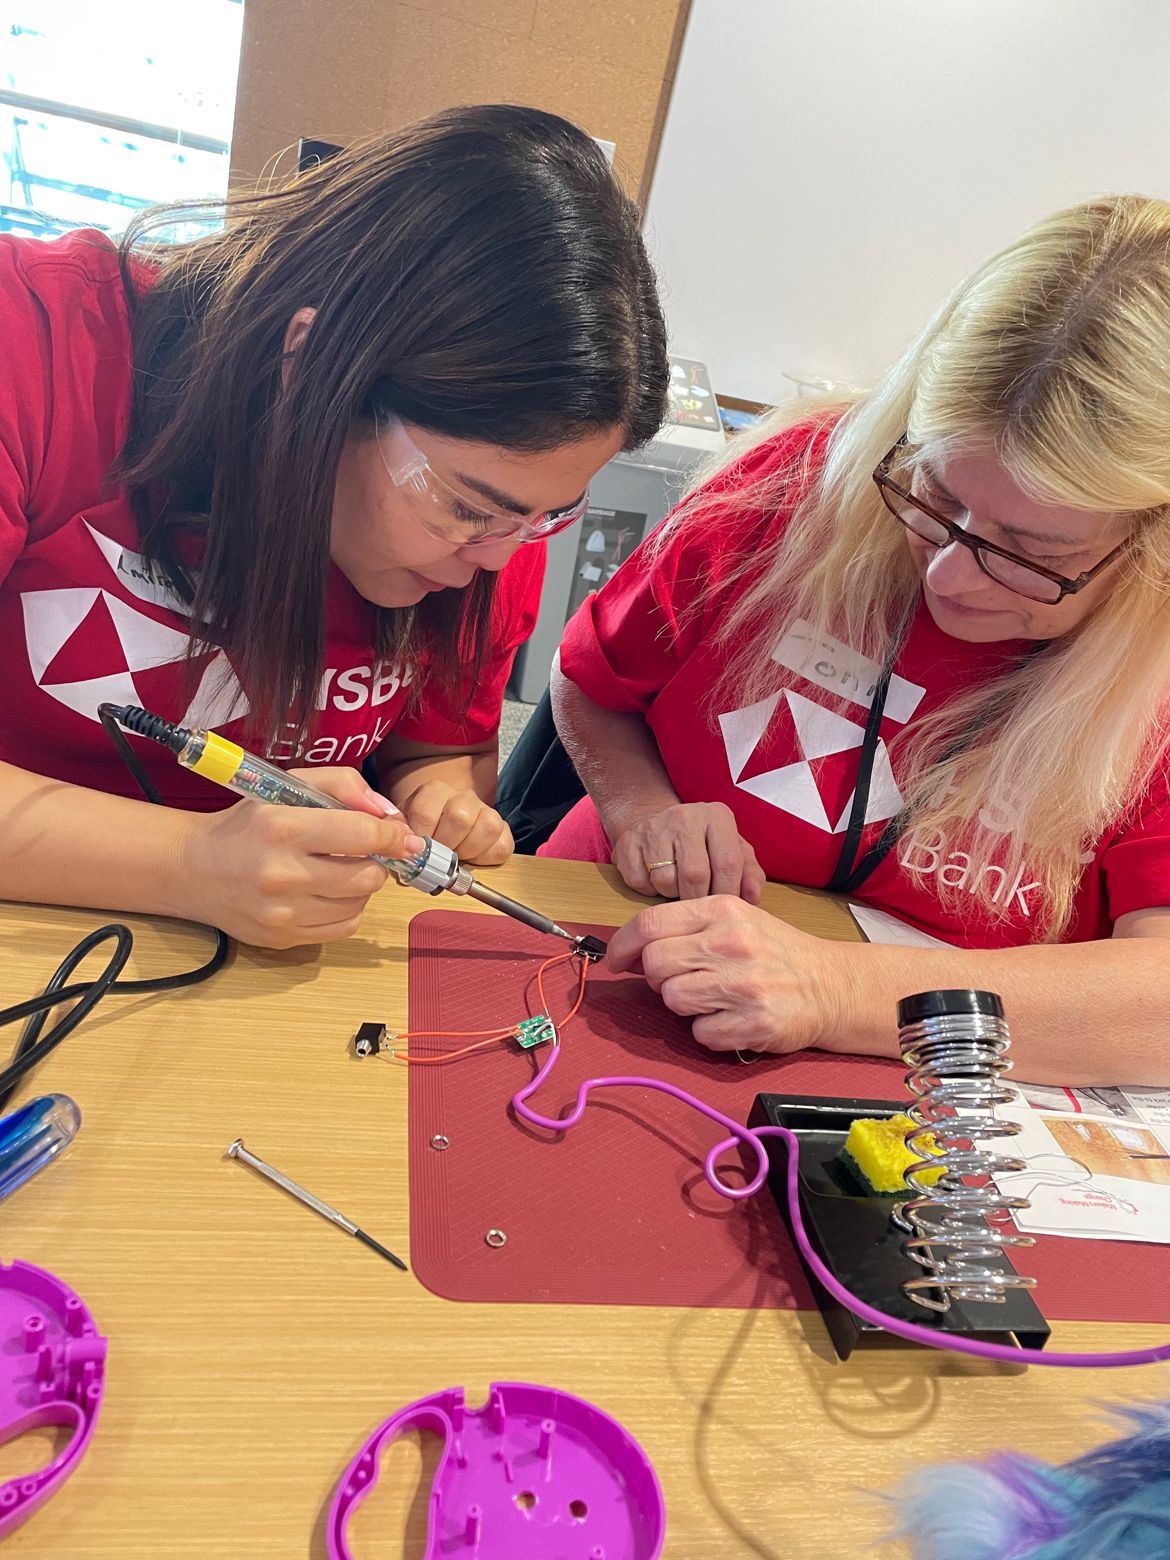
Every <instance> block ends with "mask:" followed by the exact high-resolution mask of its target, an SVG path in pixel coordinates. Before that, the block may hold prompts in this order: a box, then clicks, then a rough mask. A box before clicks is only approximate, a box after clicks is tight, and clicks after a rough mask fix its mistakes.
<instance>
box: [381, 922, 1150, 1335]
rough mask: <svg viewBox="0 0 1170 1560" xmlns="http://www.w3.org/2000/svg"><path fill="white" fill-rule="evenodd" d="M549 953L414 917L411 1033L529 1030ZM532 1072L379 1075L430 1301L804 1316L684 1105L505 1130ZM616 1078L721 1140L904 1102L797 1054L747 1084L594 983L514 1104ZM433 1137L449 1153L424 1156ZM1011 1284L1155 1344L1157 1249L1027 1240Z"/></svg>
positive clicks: (506, 927)
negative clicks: (782, 1116)
mask: <svg viewBox="0 0 1170 1560" xmlns="http://www.w3.org/2000/svg"><path fill="white" fill-rule="evenodd" d="M562 924H566V925H568V926H569V929H570V930H572V931H574V932H593V933H596V934H597V935H599V936H601V937H608V936H609V935H611V931H612V929H611V928H606V927H597V926H581V925H573V924H571V923H562ZM555 952H556V944H555V942H553V941H552V940H551V939H550V938H548V937H545V936H542V935H541V934H540V933H538V932H530V931H529V930H528V929H527V928H526V927H522V926H519V925H516V924H514V923H513V922H510V921H507V920H505V919H504V918H503V917H495V916H491V917H489V916H478V915H477V916H471V915H464V914H460V913H458V912H452V911H443V910H433V911H427V912H424V914H422V915H417V916H415V918H414V920H413V921H412V922H411V925H410V1028H411V1030H412V1031H415V1030H427V1031H434V1030H440V1031H445V1032H447V1033H451V1032H455V1031H467V1030H483V1029H490V1028H493V1027H495V1026H500V1027H505V1026H507V1025H510V1024H513V1023H515V1022H516V1021H517V1020H518V1019H521V1018H524V1017H527V1016H528V1014H529V1013H534V1012H536V1011H538V1009H537V1006H536V998H535V992H534V989H533V978H534V976H535V973H536V970H537V968H538V966H539V965H540V963H541V961H542V960H543V959H546V958H548V957H549V956H550V954H553V953H555ZM575 971H576V966H575V964H574V965H573V966H571V967H570V966H569V965H559V966H557V967H555V968H554V969H553V970H551V971H550V972H549V973H548V975H547V977H546V992H547V996H548V1002H549V1006H550V1007H551V1009H552V1016H553V1017H554V1018H559V1017H560V1016H561V1015H563V1014H564V1013H565V1012H566V1011H567V1010H568V1008H569V1005H570V1003H571V1001H572V997H573V995H574V994H575V990H576V982H577V976H576V973H575ZM468 1043H469V1042H468V1041H466V1040H450V1041H418V1042H413V1043H412V1044H411V1049H412V1050H413V1051H416V1052H417V1053H418V1054H421V1055H425V1054H427V1053H428V1051H429V1052H431V1053H434V1052H438V1051H448V1050H452V1049H454V1048H456V1047H457V1046H460V1045H466V1044H468ZM547 1055H548V1051H547V1048H545V1047H542V1048H540V1049H539V1050H536V1051H532V1052H522V1051H520V1050H518V1049H517V1047H516V1046H514V1045H512V1044H510V1043H509V1044H506V1045H501V1046H493V1047H489V1048H487V1049H485V1050H483V1051H479V1052H474V1053H472V1054H470V1055H468V1056H464V1057H460V1058H459V1060H458V1061H455V1062H450V1063H443V1064H439V1065H438V1066H429V1067H425V1066H424V1067H410V1068H405V1067H403V1068H395V1069H394V1071H395V1073H399V1074H400V1075H401V1079H402V1085H403V1087H406V1086H409V1100H410V1104H409V1118H410V1209H411V1212H410V1230H411V1258H412V1264H413V1267H414V1271H415V1273H416V1274H417V1276H418V1277H419V1279H420V1280H421V1281H422V1282H423V1283H424V1284H425V1285H426V1286H427V1288H428V1289H430V1290H432V1291H433V1292H434V1293H435V1294H438V1295H442V1296H444V1297H445V1298H447V1299H450V1300H470V1301H478V1302H499V1303H505V1304H512V1303H528V1304H531V1303H534V1302H542V1301H543V1302H547V1303H554V1302H555V1303H562V1304H582V1305H680V1306H762V1307H776V1306H781V1307H789V1306H799V1307H801V1308H802V1309H804V1308H809V1307H811V1304H812V1301H811V1298H810V1295H809V1291H808V1286H807V1284H806V1282H805V1279H804V1276H803V1273H802V1270H801V1267H800V1263H799V1261H798V1259H797V1257H796V1254H795V1252H794V1250H793V1247H792V1244H791V1241H790V1240H789V1237H788V1233H787V1231H786V1229H785V1227H784V1224H783V1222H782V1220H781V1218H780V1215H779V1213H778V1211H777V1209H776V1206H775V1203H774V1201H773V1199H772V1195H771V1193H770V1192H769V1191H768V1190H767V1188H765V1189H764V1190H763V1191H761V1193H760V1194H759V1195H758V1196H757V1197H755V1198H753V1199H752V1200H751V1201H750V1202H748V1203H733V1202H730V1201H728V1200H727V1199H725V1198H722V1197H720V1196H718V1195H717V1194H716V1193H715V1192H713V1191H712V1190H711V1188H710V1187H709V1186H708V1185H707V1183H706V1181H705V1179H704V1177H703V1159H704V1156H705V1155H706V1153H707V1150H708V1149H709V1148H710V1147H711V1146H712V1144H713V1143H715V1142H717V1141H718V1140H719V1138H720V1137H721V1136H722V1135H723V1134H722V1133H721V1132H720V1130H719V1128H718V1127H717V1126H716V1124H715V1123H714V1122H711V1121H709V1120H708V1119H707V1118H706V1117H704V1116H701V1115H699V1114H698V1112H696V1111H693V1110H691V1109H690V1108H689V1107H687V1106H686V1105H684V1104H683V1103H682V1102H681V1101H678V1100H673V1099H671V1098H669V1097H668V1096H666V1095H664V1094H660V1093H657V1092H656V1091H651V1090H648V1089H635V1088H624V1089H606V1090H600V1091H595V1092H594V1093H593V1095H592V1096H591V1100H590V1104H589V1106H588V1108H587V1109H586V1112H585V1115H584V1118H583V1119H582V1120H581V1122H580V1123H579V1124H578V1125H577V1126H575V1127H573V1128H571V1129H570V1130H569V1131H567V1132H565V1133H563V1134H559V1135H556V1136H554V1135H553V1134H551V1133H549V1132H546V1131H541V1130H540V1129H537V1128H531V1127H528V1126H527V1125H523V1124H521V1123H519V1122H517V1121H516V1119H515V1118H514V1116H513V1115H512V1113H511V1111H510V1109H509V1103H508V1102H509V1101H510V1099H511V1097H512V1095H513V1094H514V1093H515V1092H516V1090H517V1089H520V1088H522V1087H523V1086H524V1084H525V1083H527V1082H528V1081H530V1079H531V1078H532V1077H533V1075H534V1073H535V1071H536V1069H537V1067H538V1066H539V1065H540V1063H541V1062H542V1061H543V1060H544V1059H545V1058H546V1057H547ZM621 1073H625V1074H631V1073H637V1074H648V1075H650V1076H652V1077H656V1078H660V1079H664V1080H665V1081H667V1082H669V1083H673V1084H676V1085H678V1086H679V1087H680V1088H683V1089H686V1090H687V1091H688V1092H689V1093H692V1094H696V1095H698V1096H700V1097H701V1098H702V1099H704V1100H706V1101H707V1102H708V1103H709V1104H711V1105H714V1106H715V1107H716V1109H718V1110H720V1111H722V1112H723V1113H724V1114H725V1115H727V1116H730V1117H732V1118H733V1119H734V1120H737V1121H746V1119H747V1115H748V1112H749V1110H750V1109H751V1105H752V1101H753V1100H754V1099H755V1096H756V1095H757V1094H761V1093H773V1094H812V1095H822V1096H830V1095H844V1096H857V1097H860V1098H863V1099H891V1100H897V1099H899V1098H901V1097H902V1096H903V1094H904V1092H905V1091H904V1087H903V1084H902V1067H901V1064H900V1063H897V1062H889V1061H877V1060H874V1059H872V1058H865V1057H841V1056H829V1055H826V1054H825V1053H823V1052H817V1051H807V1052H800V1053H798V1054H796V1055H794V1056H790V1057H776V1058H774V1059H773V1058H767V1059H764V1060H760V1061H750V1062H748V1063H746V1064H745V1063H743V1062H741V1061H740V1060H739V1059H738V1057H736V1056H735V1055H734V1054H732V1055H730V1056H720V1055H713V1054H711V1053H708V1052H707V1051H704V1050H703V1049H702V1048H701V1047H700V1046H698V1045H697V1044H696V1043H695V1041H694V1040H693V1039H692V1037H691V1033H690V1029H689V1026H688V1025H687V1023H686V1022H685V1021H684V1020H682V1019H680V1018H676V1017H675V1015H674V1014H672V1013H670V1012H668V1011H667V1010H666V1009H665V1008H664V1007H663V1006H662V1004H661V1002H660V1001H659V999H658V998H657V996H655V994H654V993H653V992H652V991H651V990H650V989H649V987H647V986H646V984H645V982H644V981H643V980H642V979H641V978H640V977H639V976H632V975H620V976H619V975H612V974H610V973H609V971H607V970H606V969H605V968H604V967H602V966H600V965H595V966H594V967H593V968H592V969H591V971H590V974H589V984H588V989H587V991H586V996H585V1002H584V1005H583V1007H582V1009H581V1011H580V1013H579V1014H578V1015H577V1017H576V1018H575V1019H573V1021H572V1023H571V1024H570V1025H569V1026H568V1028H567V1029H566V1030H565V1032H564V1037H563V1042H562V1046H561V1056H560V1059H559V1061H558V1062H557V1065H556V1068H555V1070H554V1072H553V1074H552V1077H551V1078H550V1079H549V1081H548V1084H547V1085H546V1087H545V1088H544V1090H543V1091H542V1092H541V1094H539V1095H538V1096H536V1097H534V1098H533V1099H532V1100H531V1101H530V1104H531V1105H532V1106H533V1108H535V1109H536V1110H538V1111H540V1113H541V1114H543V1115H547V1116H558V1115H560V1114H561V1113H562V1111H563V1110H564V1109H565V1107H566V1106H568V1105H570V1104H571V1103H572V1102H573V1101H574V1100H575V1099H576V1095H577V1088H578V1086H579V1084H580V1083H581V1082H582V1081H583V1080H584V1079H586V1078H592V1077H597V1076H600V1075H611V1074H621ZM435 1137H440V1138H446V1139H447V1141H448V1144H449V1146H448V1147H447V1148H445V1149H439V1148H434V1147H432V1146H431V1145H432V1139H434V1138H435ZM735 1157H736V1156H735V1155H734V1154H729V1155H728V1156H727V1163H728V1165H729V1166H733V1164H734V1162H735ZM734 1174H735V1171H734V1169H731V1171H730V1174H729V1179H730V1178H732V1177H733V1176H734ZM489 1230H498V1231H502V1232H503V1234H504V1237H505V1241H504V1244H503V1245H502V1246H498V1247H492V1246H489V1245H488V1244H487V1242H486V1241H485V1239H484V1237H485V1235H486V1234H487V1232H488V1231H489ZM1020 1267H1021V1270H1022V1271H1024V1272H1027V1273H1030V1274H1032V1275H1033V1276H1034V1277H1035V1278H1036V1279H1037V1281H1038V1287H1037V1291H1036V1299H1037V1303H1038V1304H1039V1306H1040V1308H1041V1310H1042V1311H1043V1312H1044V1314H1045V1315H1046V1316H1047V1317H1048V1318H1049V1319H1050V1320H1053V1321H1073V1320H1078V1321H1089V1320H1091V1321H1103V1322H1153V1323H1167V1324H1170V1248H1168V1247H1165V1246H1150V1245H1144V1246H1143V1245H1135V1244H1129V1243H1125V1242H1116V1241H1083V1240H1069V1239H1061V1238H1058V1237H1052V1236H1042V1237H1040V1239H1039V1240H1038V1241H1037V1244H1036V1246H1035V1247H1034V1248H1033V1249H1032V1250H1031V1251H1027V1252H1024V1253H1021V1260H1020Z"/></svg>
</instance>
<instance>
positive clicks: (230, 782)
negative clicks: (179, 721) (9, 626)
mask: <svg viewBox="0 0 1170 1560" xmlns="http://www.w3.org/2000/svg"><path fill="white" fill-rule="evenodd" d="M98 714H99V715H100V716H101V717H102V720H103V723H105V724H106V725H107V727H108V726H109V723H110V722H111V721H116V722H117V723H118V725H119V726H122V727H124V728H125V729H126V730H127V731H131V732H133V733H134V734H135V735H136V736H139V737H146V738H148V739H149V740H150V741H151V742H157V743H159V744H160V745H161V746H163V747H165V748H169V749H170V751H171V752H172V753H173V754H174V755H175V757H176V758H177V759H178V760H179V763H180V764H183V765H184V766H185V767H186V768H188V769H191V770H193V771H194V772H195V773H196V774H198V775H202V776H203V777H204V778H205V779H207V780H212V781H214V782H215V784H216V785H222V786H226V788H227V789H228V790H229V791H235V792H236V793H237V795H239V796H248V797H251V798H252V800H253V801H258V802H273V803H275V804H276V805H277V806H280V807H330V808H333V809H335V810H340V811H342V812H345V811H347V810H348V809H347V808H346V806H345V803H344V802H339V801H337V800H336V798H335V797H332V796H328V795H326V793H325V792H324V791H319V790H317V788H316V787H315V786H313V785H310V784H309V783H308V782H307V781H305V780H301V779H297V778H294V777H293V776H292V775H289V774H287V773H286V772H285V771H284V770H283V769H279V768H278V767H277V766H276V765H275V764H270V763H268V762H267V761H266V760H265V759H262V758H256V757H255V755H254V754H251V753H247V752H245V751H244V749H243V748H242V747H240V746H239V745H238V744H237V743H235V742H230V741H229V740H228V739H227V738H226V737H221V736H220V735H219V734H218V733H217V732H214V731H205V730H204V729H203V728H202V727H199V726H192V727H187V726H177V725H175V724H173V722H171V721H169V720H164V719H163V718H162V716H161V715H153V714H151V712H150V711H149V710H144V709H140V708H139V707H138V706H137V705H134V704H102V705H100V706H99V707H98ZM424 838H425V836H424ZM373 860H375V861H377V862H378V863H379V864H380V865H381V866H383V867H385V868H386V870H387V871H388V872H389V873H391V875H392V876H393V877H395V878H396V879H397V880H398V882H399V883H402V884H404V885H405V886H406V887H408V888H417V889H420V890H421V891H422V892H423V893H424V894H441V893H444V892H446V893H449V894H461V895H462V894H467V895H469V896H470V897H471V898H472V899H478V900H479V902H480V903H481V904H484V905H490V906H491V908H492V909H493V910H499V911H500V912H501V913H502V914H503V915H510V916H511V917H512V919H513V920H515V921H522V922H523V923H524V925H525V926H531V927H534V928H535V929H536V930H537V931H538V932H547V933H548V934H549V935H550V936H552V937H560V938H563V939H564V940H565V941H566V942H570V943H572V944H573V946H574V950H575V951H576V952H578V953H580V954H582V955H583V956H584V957H586V958H589V959H596V958H599V957H600V956H601V954H602V953H604V951H605V949H604V946H603V945H602V944H601V943H599V941H598V939H597V938H595V937H576V936H574V935H573V933H572V932H567V931H566V930H565V929H564V927H563V926H558V925H557V923H556V922H555V921H554V920H552V919H551V918H550V917H549V916H547V915H541V913H540V911H539V910H533V909H531V908H530V907H529V906H528V905H522V904H520V903H519V901H518V900H515V899H509V897H508V895H507V894H501V893H499V892H498V891H497V890H496V889H494V888H488V886H487V885H486V884H485V883H480V882H478V881H477V880H476V878H474V877H473V876H472V874H471V873H470V872H469V871H468V869H467V868H466V867H465V866H464V865H463V864H462V862H461V861H460V860H459V857H458V856H457V855H456V854H455V852H454V851H453V850H451V849H449V848H448V847H447V846H446V845H441V844H440V843H439V841H438V840H432V839H427V840H426V846H425V848H424V850H423V851H422V853H421V854H420V855H418V856H409V857H404V858H398V857H392V856H375V857H373Z"/></svg>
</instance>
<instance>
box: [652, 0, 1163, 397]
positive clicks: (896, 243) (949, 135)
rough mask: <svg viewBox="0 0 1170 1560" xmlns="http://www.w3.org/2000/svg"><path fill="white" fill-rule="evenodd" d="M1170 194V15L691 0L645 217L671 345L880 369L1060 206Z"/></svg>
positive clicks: (1059, 3)
mask: <svg viewBox="0 0 1170 1560" xmlns="http://www.w3.org/2000/svg"><path fill="white" fill-rule="evenodd" d="M1106 190H1129V191H1140V192H1142V193H1144V194H1150V195H1160V196H1170V3H1167V0H694V5H693V8H692V13H691V19H690V24H689V28H688V31H687V37H686V41H685V44H684V48H683V54H682V58H681V60H680V64H679V72H678V78H677V82H676V85H675V90H674V97H673V99H672V103H671V108H670V115H669V118H668V121H667V125H666V130H665V134H664V137H663V142H662V149H661V154H660V157H659V162H658V168H657V171H656V174H655V178H654V184H653V188H652V191H651V196H650V202H649V208H648V232H649V236H650V240H651V244H652V246H653V250H654V253H655V255H656V258H657V260H658V263H659V267H660V271H661V274H662V277H663V281H664V284H665V291H666V306H667V314H668V319H669V322H670V326H671V338H672V346H673V348H674V349H675V350H676V351H677V352H679V353H683V354H686V355H689V356H693V357H698V358H702V359H704V360H705V361H706V362H707V363H708V364H709V365H710V367H711V371H712V379H713V380H714V383H715V387H716V390H717V391H722V392H724V393H726V394H730V395H738V396H745V397H749V398H753V399H759V400H764V401H767V400H769V399H773V398H776V397H780V396H783V395H784V394H786V393H788V392H790V391H791V388H792V387H791V385H789V384H788V383H787V381H786V380H785V379H784V378H783V373H782V371H783V370H796V371H797V372H801V373H805V374H809V375H819V376H824V377H829V378H833V379H844V380H854V381H861V382H863V381H866V380H869V379H872V378H873V377H874V376H876V375H877V374H878V373H880V371H881V370H882V369H883V367H884V366H885V365H886V364H887V363H888V362H890V361H891V360H892V359H893V358H894V357H896V356H897V355H898V353H899V352H900V351H901V350H902V348H903V347H904V346H905V344H906V343H907V342H908V341H909V340H910V339H911V337H913V336H914V335H915V334H916V332H917V331H918V330H919V329H920V327H921V326H922V325H923V324H924V323H925V322H926V320H927V318H928V317H929V316H930V314H931V313H932V312H933V310H934V308H935V306H936V305H937V304H938V303H940V302H941V301H942V299H943V297H944V296H945V295H946V293H947V292H948V291H949V290H950V288H951V287H952V286H953V285H954V284H955V283H956V282H957V281H958V280H959V279H960V278H961V277H962V276H963V275H964V274H965V273H966V272H967V271H968V270H970V269H971V267H972V266H973V265H975V264H976V263H977V262H978V261H979V260H981V259H982V258H983V257H984V255H986V254H988V253H990V252H991V251H992V250H994V249H995V248H997V247H998V246H999V245H1000V244H1002V243H1004V242H1006V241H1007V240H1009V239H1010V238H1011V237H1012V236H1013V235H1014V234H1015V233H1016V232H1017V231H1019V230H1020V229H1022V228H1023V227H1025V226H1026V225H1027V224H1028V223H1029V222H1030V221H1032V220H1033V219H1034V218H1036V217H1038V216H1041V215H1042V214H1043V213H1044V212H1046V211H1048V210H1052V209H1055V208H1056V207H1058V206H1062V205H1067V204H1069V203H1071V202H1073V201H1075V200H1079V199H1082V198H1084V197H1086V196H1089V195H1093V194H1098V193H1100V192H1102V191H1106Z"/></svg>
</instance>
